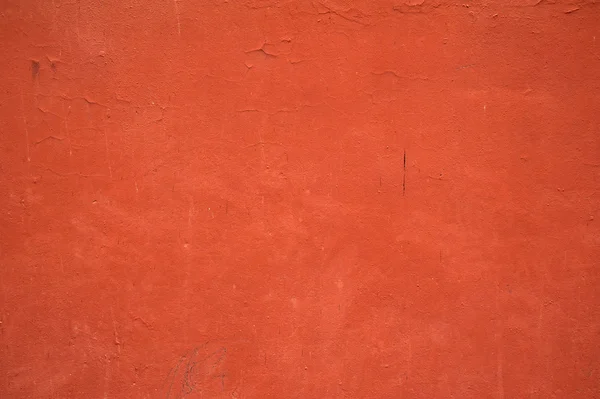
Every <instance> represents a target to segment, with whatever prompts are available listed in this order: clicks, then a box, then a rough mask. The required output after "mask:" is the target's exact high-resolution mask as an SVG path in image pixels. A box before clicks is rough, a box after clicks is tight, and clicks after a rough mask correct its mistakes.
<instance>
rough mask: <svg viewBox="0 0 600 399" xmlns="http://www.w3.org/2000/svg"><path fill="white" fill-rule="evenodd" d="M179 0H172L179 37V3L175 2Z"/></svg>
mask: <svg viewBox="0 0 600 399" xmlns="http://www.w3.org/2000/svg"><path fill="white" fill-rule="evenodd" d="M178 2H179V0H173V4H174V5H175V17H176V18H177V34H178V35H179V37H181V21H180V19H179V4H177V3H178Z"/></svg>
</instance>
